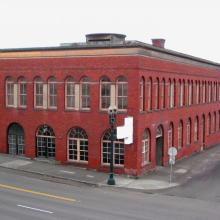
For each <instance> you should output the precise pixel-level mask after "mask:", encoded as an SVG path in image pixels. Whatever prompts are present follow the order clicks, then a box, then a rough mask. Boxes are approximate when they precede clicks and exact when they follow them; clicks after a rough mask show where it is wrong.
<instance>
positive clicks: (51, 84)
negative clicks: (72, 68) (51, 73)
mask: <svg viewBox="0 0 220 220" xmlns="http://www.w3.org/2000/svg"><path fill="white" fill-rule="evenodd" d="M48 108H49V109H57V82H56V79H55V78H50V79H48Z"/></svg>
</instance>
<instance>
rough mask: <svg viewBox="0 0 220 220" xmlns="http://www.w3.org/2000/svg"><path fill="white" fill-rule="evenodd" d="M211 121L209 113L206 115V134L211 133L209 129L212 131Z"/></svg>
mask: <svg viewBox="0 0 220 220" xmlns="http://www.w3.org/2000/svg"><path fill="white" fill-rule="evenodd" d="M211 124H212V121H211V114H210V113H209V114H208V117H207V135H210V134H211V131H212V126H211Z"/></svg>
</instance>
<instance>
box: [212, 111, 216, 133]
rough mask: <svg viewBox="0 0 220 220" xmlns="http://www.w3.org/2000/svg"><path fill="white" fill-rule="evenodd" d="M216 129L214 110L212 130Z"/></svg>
mask: <svg viewBox="0 0 220 220" xmlns="http://www.w3.org/2000/svg"><path fill="white" fill-rule="evenodd" d="M216 131H217V127H216V112H214V115H213V132H214V133H215V132H216Z"/></svg>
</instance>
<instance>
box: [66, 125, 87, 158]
mask: <svg viewBox="0 0 220 220" xmlns="http://www.w3.org/2000/svg"><path fill="white" fill-rule="evenodd" d="M68 160H69V161H75V162H88V136H87V134H86V132H85V131H84V130H83V129H82V128H78V127H77V128H72V129H71V130H70V132H69V134H68Z"/></svg>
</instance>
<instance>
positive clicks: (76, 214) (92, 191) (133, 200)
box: [0, 167, 220, 220]
mask: <svg viewBox="0 0 220 220" xmlns="http://www.w3.org/2000/svg"><path fill="white" fill-rule="evenodd" d="M218 168H219V167H218ZM218 168H216V170H215V172H217V171H218V170H217V169H218ZM213 172H214V171H213ZM218 177H219V175H218ZM200 180H201V179H199V178H197V180H196V181H198V183H200V184H201V187H199V188H198V190H199V191H200V190H202V191H201V192H200V193H201V194H203V193H204V188H205V187H204V188H202V183H201V182H200ZM216 181H217V182H216V184H218V183H219V178H217V180H216ZM214 182H215V181H214ZM214 182H213V184H214ZM209 183H210V182H209ZM189 184H190V183H189ZM192 186H193V187H194V189H195V188H197V184H195V185H193V183H192ZM186 187H189V188H190V187H191V186H190V185H187V186H186ZM173 190H174V191H172V192H171V191H167V192H163V194H147V193H141V192H132V191H126V190H122V189H110V188H94V187H89V186H85V185H81V186H70V185H64V184H59V183H54V182H49V181H44V180H39V179H35V178H34V177H28V176H23V175H21V174H19V173H16V172H15V171H9V170H7V169H0V220H15V219H16V220H41V219H44V220H50V219H51V220H52V219H53V220H57V219H59V220H61V219H62V220H66V219H68V220H72V219H74V220H75V219H76V220H78V219H79V220H84V219H86V220H88V219H94V220H99V219H100V220H107V219H111V220H112V219H114V220H119V219H120V220H124V219H132V220H135V219H144V220H148V219H149V220H160V219H163V220H181V219H184V220H191V219H193V220H194V219H199V220H207V219H212V220H215V219H216V220H219V219H220V203H219V201H218V200H217V199H216V198H215V199H214V200H212V199H206V197H205V199H204V198H202V197H198V198H197V197H196V196H195V197H193V198H191V197H189V196H184V194H185V191H184V188H180V189H179V190H180V191H178V188H176V189H173ZM195 190H196V189H195ZM215 190H218V187H217V185H216V188H215ZM186 191H187V188H186ZM178 193H179V194H178ZM166 194H170V195H166ZM171 195H172V196H171ZM195 195H197V194H195Z"/></svg>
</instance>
